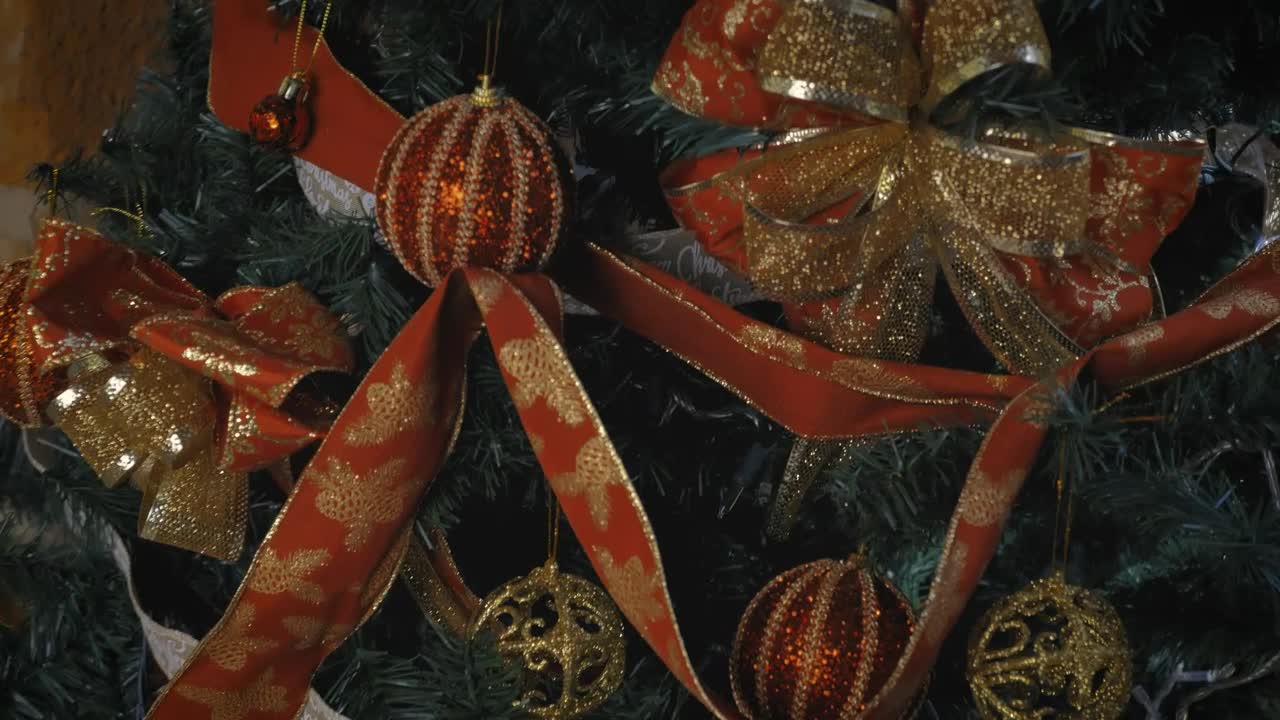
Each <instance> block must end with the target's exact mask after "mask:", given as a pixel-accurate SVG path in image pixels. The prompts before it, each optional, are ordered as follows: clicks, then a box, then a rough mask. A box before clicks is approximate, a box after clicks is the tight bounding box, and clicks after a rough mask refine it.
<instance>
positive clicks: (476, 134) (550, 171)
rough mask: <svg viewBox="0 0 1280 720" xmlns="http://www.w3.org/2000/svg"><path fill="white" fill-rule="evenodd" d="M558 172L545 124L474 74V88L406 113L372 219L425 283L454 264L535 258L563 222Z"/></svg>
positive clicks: (509, 268) (532, 263)
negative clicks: (375, 218)
mask: <svg viewBox="0 0 1280 720" xmlns="http://www.w3.org/2000/svg"><path fill="white" fill-rule="evenodd" d="M567 178H568V173H567V171H566V170H565V164H564V162H563V161H562V159H561V155H560V153H559V152H558V149H557V146H556V144H555V141H554V139H553V137H552V134H551V129H550V128H548V127H547V125H546V124H545V123H543V122H542V121H541V120H540V119H539V118H538V117H537V116H536V115H534V114H533V113H532V112H530V111H529V110H528V109H526V108H525V107H524V106H523V105H521V104H520V103H518V102H516V101H515V100H513V99H511V98H509V97H506V96H505V95H504V94H503V93H502V92H501V91H500V90H498V89H497V88H494V87H491V86H490V84H489V79H488V77H487V76H481V84H480V87H478V88H476V90H475V92H473V93H471V94H469V95H458V96H456V97H452V98H449V99H448V100H445V101H443V102H440V103H437V104H435V105H432V106H431V107H428V108H427V109H425V110H423V111H422V112H420V113H418V114H417V115H414V116H413V117H412V118H410V119H409V120H408V122H406V123H405V124H404V125H403V126H401V128H400V130H399V131H398V132H397V133H396V135H395V137H394V138H393V139H392V140H391V143H390V144H389V145H387V149H386V150H385V151H383V154H382V162H381V164H380V165H379V167H378V177H377V180H376V184H375V186H374V193H375V195H376V196H377V215H378V227H379V228H381V230H382V233H383V235H384V236H385V237H386V238H387V244H388V245H390V247H391V249H392V251H393V252H394V253H395V254H396V257H398V258H399V259H400V262H401V263H402V264H404V266H405V268H406V269H408V270H409V272H411V273H413V275H414V276H416V277H417V278H418V279H419V280H421V281H422V282H424V283H426V284H427V285H429V286H432V287H435V286H437V285H439V284H440V282H441V281H442V280H443V279H444V277H445V276H446V275H448V274H449V271H450V270H453V269H456V268H461V267H487V268H493V269H495V270H499V271H501V272H506V273H509V272H516V271H520V270H531V269H537V268H541V267H543V266H544V265H545V264H546V263H547V261H548V260H549V259H550V257H551V255H552V253H553V252H554V251H555V250H556V247H557V246H558V245H559V242H560V237H561V235H562V233H563V230H564V227H565V224H566V219H567V216H568V198H567V193H568V188H569V182H568V181H567Z"/></svg>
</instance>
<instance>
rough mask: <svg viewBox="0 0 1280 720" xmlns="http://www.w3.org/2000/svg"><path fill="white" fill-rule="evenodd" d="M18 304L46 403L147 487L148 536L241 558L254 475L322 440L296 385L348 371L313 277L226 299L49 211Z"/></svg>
mask: <svg viewBox="0 0 1280 720" xmlns="http://www.w3.org/2000/svg"><path fill="white" fill-rule="evenodd" d="M25 267H29V268H30V270H29V273H28V277H27V282H26V291H25V293H16V294H12V295H10V296H9V297H8V298H7V300H8V302H9V303H10V304H11V306H12V307H9V308H6V309H7V310H9V311H10V312H12V313H14V314H17V315H21V316H22V317H23V318H24V320H25V329H26V330H27V331H28V332H29V333H30V336H31V338H32V342H31V343H30V346H31V349H32V352H31V357H30V358H29V360H30V364H31V366H32V367H33V368H35V369H36V370H35V375H36V377H41V378H52V379H53V381H54V383H55V384H59V385H65V389H62V390H61V391H60V392H58V393H57V394H55V395H54V396H53V398H52V401H51V402H50V403H49V405H48V408H47V413H48V416H49V419H51V420H53V421H54V422H55V423H56V424H57V425H58V426H59V427H60V428H61V429H62V430H63V431H64V432H65V433H66V434H67V435H68V437H70V438H71V440H72V442H74V443H75V444H76V447H77V449H79V450H80V454H81V455H82V456H83V457H84V458H85V460H86V461H87V462H88V463H89V464H90V466H92V467H93V468H94V470H95V472H97V473H98V475H99V477H101V478H102V480H103V482H104V483H106V484H108V485H112V486H114V485H117V484H120V483H122V482H124V481H126V480H130V481H132V482H133V483H134V484H136V485H137V486H138V487H139V488H140V489H141V490H142V491H143V503H142V509H141V513H140V516H139V530H138V533H139V535H140V536H142V537H145V538H148V539H151V540H156V541H159V542H164V543H168V544H170V545H175V546H178V547H182V548H186V549H189V550H194V551H196V552H201V553H204V554H206V555H210V556H213V557H216V558H220V559H223V560H235V559H236V558H237V557H238V556H239V555H240V552H241V550H242V549H243V546H244V529H245V522H246V519H247V511H248V485H247V480H248V478H247V473H249V472H250V471H253V470H258V469H262V468H265V467H269V466H271V465H273V464H275V463H277V462H279V461H281V460H283V459H285V458H287V457H288V456H289V455H290V454H292V453H293V452H295V451H297V450H299V449H301V448H302V447H304V446H306V445H308V444H310V443H311V442H313V441H315V440H317V439H319V438H320V437H322V436H323V435H324V432H325V418H324V417H323V413H322V412H318V411H317V409H316V408H314V407H308V406H307V404H306V402H305V400H304V399H303V398H302V397H300V396H298V395H296V394H294V393H293V390H294V388H295V387H296V386H297V384H298V383H299V382H301V381H302V380H303V379H304V378H305V377H306V376H308V375H310V374H311V373H314V372H317V371H322V370H325V371H335V372H343V371H349V370H350V369H351V365H352V355H351V350H350V347H349V346H348V344H347V342H346V340H345V338H344V337H343V336H342V334H341V333H340V330H339V326H338V322H337V320H336V319H335V318H333V317H332V315H330V314H329V313H328V311H327V310H326V309H325V308H324V307H323V306H322V305H320V304H319V303H318V302H316V300H315V299H314V298H313V297H311V295H310V294H309V293H307V291H306V290H304V289H303V288H302V287H301V286H300V285H297V284H290V285H285V286H283V287H279V288H261V287H241V288H237V289H234V290H231V291H229V292H227V293H225V294H224V295H222V296H221V297H219V298H218V299H217V300H216V301H210V300H209V298H207V297H206V296H205V295H204V294H203V293H201V292H200V291H199V290H197V289H196V288H195V287H193V286H191V285H190V284H188V283H187V282H186V281H185V280H183V279H182V278H181V277H180V276H178V275H177V274H176V273H174V272H173V271H172V270H171V269H169V268H168V267H167V266H166V265H164V263H162V262H160V261H158V260H156V259H154V258H150V257H147V256H145V255H141V254H138V253H135V252H133V251H131V250H128V249H127V248H124V247H122V246H119V245H116V244H114V243H112V242H110V241H108V240H106V239H105V238H103V237H101V236H100V235H97V234H96V233H93V232H92V231H88V230H84V229H82V228H78V227H77V226H74V225H70V224H68V223H63V222H59V221H48V222H46V224H45V225H44V227H43V228H42V231H41V233H40V235H39V237H38V238H37V240H36V246H35V254H34V256H33V257H32V259H31V260H30V262H29V265H27V266H25Z"/></svg>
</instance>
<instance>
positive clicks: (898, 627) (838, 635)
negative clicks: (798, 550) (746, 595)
mask: <svg viewBox="0 0 1280 720" xmlns="http://www.w3.org/2000/svg"><path fill="white" fill-rule="evenodd" d="M914 626H915V616H914V614H913V613H912V611H911V606H910V605H909V604H908V603H907V600H906V598H905V597H903V596H902V593H901V592H899V591H898V589H897V588H896V587H894V586H893V585H892V584H891V583H890V582H889V581H888V580H886V579H884V578H883V577H881V576H879V575H877V574H875V573H873V572H871V571H870V570H868V569H867V568H866V567H865V566H864V565H863V564H862V562H861V561H860V560H858V559H853V560H846V561H840V560H819V561H817V562H811V563H808V564H805V565H801V566H800V567H797V568H793V569H791V570H788V571H787V572H785V573H783V574H781V575H779V576H778V577H776V578H774V579H773V580H771V581H769V584H768V585H765V587H764V589H763V590H761V591H760V592H759V593H758V594H757V595H756V596H755V598H754V599H753V600H752V601H751V604H750V605H748V606H747V610H746V612H745V613H743V616H742V620H741V622H740V623H739V624H738V634H737V636H736V637H735V638H734V641H733V655H732V657H731V659H730V666H729V674H730V680H731V682H732V685H733V699H734V701H735V702H736V703H737V704H738V709H739V710H741V711H742V713H743V714H744V715H746V716H747V717H748V718H750V719H751V720H809V719H812V720H836V719H837V718H855V717H858V716H859V713H860V712H861V711H862V710H863V709H865V707H866V705H867V703H868V702H870V701H871V699H872V698H873V697H875V694H876V693H877V692H878V691H879V690H880V688H882V687H884V684H885V682H886V681H887V680H888V679H889V675H890V674H892V673H893V669H894V667H895V666H896V665H897V663H898V660H899V659H900V658H901V656H902V652H903V650H904V649H905V648H906V644H907V639H908V638H910V637H911V631H912V628H913V627H914Z"/></svg>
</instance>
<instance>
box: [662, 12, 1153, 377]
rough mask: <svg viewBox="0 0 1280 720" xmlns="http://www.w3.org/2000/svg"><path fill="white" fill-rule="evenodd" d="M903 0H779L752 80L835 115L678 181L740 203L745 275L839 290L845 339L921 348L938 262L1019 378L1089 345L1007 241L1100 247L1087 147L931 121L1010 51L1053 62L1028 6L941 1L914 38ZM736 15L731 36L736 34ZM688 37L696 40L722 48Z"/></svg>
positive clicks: (830, 321)
mask: <svg viewBox="0 0 1280 720" xmlns="http://www.w3.org/2000/svg"><path fill="white" fill-rule="evenodd" d="M748 4H751V3H748ZM761 4H763V5H768V3H761ZM735 7H736V6H735ZM900 8H901V10H900V12H899V13H895V12H893V11H891V10H888V9H886V8H884V7H881V6H879V5H875V4H872V3H871V2H867V1H865V0H796V1H795V2H793V3H791V4H790V5H788V6H786V8H785V9H783V10H780V12H781V17H780V18H778V19H777V22H776V25H774V27H773V28H772V29H771V30H769V31H768V37H767V40H765V41H764V42H763V45H762V46H761V47H760V48H759V51H758V54H757V55H756V56H755V57H754V62H755V67H754V70H755V76H756V78H758V82H759V87H760V88H761V89H762V90H764V91H766V92H768V93H772V94H774V95H778V96H784V97H789V98H795V99H799V100H805V101H810V102H813V103H819V104H820V106H818V107H821V106H825V107H826V108H827V109H830V108H834V109H837V110H839V111H840V114H837V115H832V117H835V118H837V119H836V121H835V122H834V123H827V127H820V128H808V129H798V130H791V131H789V132H787V133H785V134H783V135H782V136H781V137H780V138H778V139H777V140H775V141H773V142H771V143H770V145H769V146H768V147H767V148H766V149H765V152H763V153H762V154H760V155H759V156H757V157H755V158H753V159H751V160H747V161H745V162H741V163H739V164H737V165H736V166H735V167H733V168H732V169H730V170H728V171H726V172H723V173H721V174H719V175H717V176H715V177H714V178H712V179H710V180H709V181H704V182H702V183H699V184H696V185H694V186H687V187H684V188H679V189H677V190H676V191H674V193H673V194H677V195H678V194H680V193H692V192H696V191H698V190H700V189H702V188H705V187H706V185H707V182H710V183H712V184H715V185H718V186H719V187H720V189H721V190H722V191H724V192H726V193H727V194H729V195H730V196H732V197H734V198H736V199H737V200H740V201H741V203H742V204H743V208H744V217H743V227H742V233H743V248H744V250H745V256H746V257H745V264H746V268H745V271H746V274H747V276H748V277H749V278H750V279H751V280H752V282H753V283H754V284H755V285H756V286H757V287H758V288H759V289H760V290H761V291H762V292H764V293H765V294H766V295H768V296H770V297H772V298H774V299H777V300H781V301H787V302H808V301H815V300H825V299H828V298H833V297H836V296H843V297H842V300H841V302H840V303H839V305H838V307H836V306H832V307H829V308H827V309H826V311H825V312H826V316H825V317H823V318H822V319H820V321H819V322H818V325H819V326H820V327H821V328H822V332H820V333H818V334H820V335H822V336H823V339H824V340H825V341H827V342H828V344H830V345H832V346H833V347H836V348H837V349H840V350H842V351H845V352H849V353H853V354H858V355H864V356H871V357H879V358H884V359H892V360H900V361H911V360H914V359H915V358H916V357H917V356H918V354H919V351H920V348H921V346H922V344H923V341H924V337H925V331H926V328H927V321H928V317H929V308H930V306H931V298H932V294H933V285H934V281H935V277H936V275H937V271H938V269H939V268H940V269H941V270H942V271H943V273H944V274H945V275H946V277H947V279H948V281H949V283H950V284H951V287H952V288H953V290H954V292H955V295H956V297H957V299H958V300H959V302H960V305H961V306H962V307H963V309H964V310H965V312H966V314H967V315H968V316H969V319H970V321H971V322H972V323H973V325H974V327H975V329H976V330H977V332H978V333H979V334H980V335H981V336H982V338H983V340H984V341H985V342H986V344H987V346H988V347H989V348H990V349H991V350H992V352H993V353H995V355H996V356H997V357H998V358H999V359H1000V360H1002V361H1003V362H1004V363H1005V364H1006V365H1007V366H1009V367H1010V368H1012V369H1014V370H1015V371H1018V372H1022V373H1026V374H1039V373H1044V372H1048V371H1051V370H1053V369H1054V368H1057V367H1059V366H1061V365H1062V364H1063V363H1064V362H1066V361H1068V360H1070V359H1071V358H1074V357H1076V356H1077V355H1078V354H1079V352H1080V350H1081V349H1080V347H1079V346H1078V345H1077V344H1076V343H1075V342H1074V341H1073V340H1072V339H1071V338H1070V337H1068V336H1067V335H1066V334H1065V333H1064V332H1062V331H1061V330H1060V329H1059V328H1058V326H1057V325H1056V324H1055V323H1054V322H1053V321H1052V320H1051V319H1050V318H1049V317H1047V316H1046V315H1045V314H1044V312H1042V311H1041V309H1040V307H1039V306H1038V305H1037V304H1036V302H1035V300H1034V299H1033V298H1032V297H1030V296H1029V295H1028V293H1027V292H1026V290H1025V289H1024V288H1021V287H1019V285H1018V283H1017V281H1016V279H1015V277H1014V275H1013V274H1012V272H1011V271H1010V268H1009V267H1007V266H1006V265H1005V264H1003V263H1002V259H1001V258H1000V257H999V255H1000V254H1002V253H1003V254H1008V255H1016V256H1028V257H1041V258H1047V257H1058V258H1060V257H1063V256H1065V255H1069V254H1077V253H1081V252H1083V251H1086V250H1089V251H1090V252H1094V253H1101V252H1103V250H1102V249H1101V248H1098V247H1094V246H1092V243H1091V242H1090V241H1089V239H1088V235H1087V233H1086V228H1085V224H1086V222H1087V221H1088V219H1089V216H1090V152H1089V143H1088V142H1086V141H1085V138H1083V137H1081V136H1078V135H1074V134H1072V135H1065V136H1060V137H1053V138H1046V137H1037V136H1036V135H1034V134H1033V133H1030V132H1027V131H1025V130H1021V129H1010V128H1000V129H990V130H987V131H985V132H983V133H982V134H981V136H980V140H979V141H970V140H967V139H963V138H960V137H958V136H955V135H953V134H950V133H948V132H946V131H944V130H941V129H939V128H937V127H935V126H933V125H931V124H930V122H929V116H930V113H931V112H932V111H933V110H934V109H935V108H936V107H937V106H938V104H939V103H940V102H941V101H942V100H943V99H945V98H947V97H948V96H950V95H951V94H952V93H954V92H955V90H956V89H957V88H959V87H960V86H961V85H963V84H964V83H966V82H967V81H969V80H972V79H974V78H976V77H978V76H980V75H982V74H984V73H988V72H990V71H992V70H995V69H998V68H1001V67H1006V66H1011V65H1026V66H1030V67H1032V68H1034V69H1036V70H1037V71H1039V72H1045V71H1047V70H1048V67H1049V47H1048V41H1047V39H1046V37H1045V33H1044V29H1043V27H1042V26H1041V24H1040V20H1039V17H1038V15H1037V14H1036V10H1035V7H1034V5H1033V4H1032V3H1031V2H1030V1H1029V0H964V1H963V2H961V1H960V0H938V2H935V3H933V4H932V5H931V7H930V9H929V11H928V13H927V14H926V15H925V17H924V21H923V23H922V24H921V26H920V27H919V28H918V30H919V37H920V42H919V44H918V46H917V44H916V42H915V41H914V37H915V35H916V30H917V28H916V24H915V23H914V22H913V21H914V18H915V17H916V13H915V12H914V9H913V8H912V7H911V3H909V2H904V3H900ZM695 12H696V10H695ZM729 14H732V10H731V11H729V13H728V14H727V15H726V23H728V22H729V18H728V15H729ZM725 27H726V34H727V35H728V37H730V39H733V38H734V37H735V36H736V35H738V34H740V32H739V31H738V30H734V32H733V34H729V33H728V30H729V25H728V24H726V26H725ZM689 37H690V36H689V35H687V34H686V36H685V40H684V42H685V43H686V45H688V46H690V51H689V52H690V54H692V55H694V56H697V55H698V52H699V51H701V52H703V53H704V54H707V55H711V56H713V57H714V51H713V50H711V49H709V48H707V47H706V46H705V45H704V46H700V47H696V48H695V47H692V45H693V44H694V43H693V41H691V40H689V39H688V38H689ZM662 85H663V83H662V82H661V78H660V81H659V83H658V87H659V90H660V91H662V90H663V89H664V88H663V87H662ZM726 92H727V90H726ZM666 94H668V96H669V97H672V98H678V93H669V92H668V93H666ZM809 107H810V108H813V107H815V106H812V105H811V106H809ZM813 112H815V111H812V110H811V115H813ZM798 116H800V113H798V112H797V106H796V105H795V103H794V102H791V103H787V102H783V103H778V104H776V106H775V107H774V111H773V112H772V114H771V115H767V116H766V117H764V118H763V120H764V122H763V124H764V125H765V126H769V127H775V128H777V127H787V126H789V125H792V124H795V123H796V119H797V117H798ZM799 124H804V122H803V121H801V122H800V123H799ZM1089 139H1090V140H1093V141H1099V140H1100V141H1102V142H1104V143H1106V144H1110V143H1112V142H1114V139H1112V138H1104V137H1102V136H1101V135H1097V134H1095V135H1094V136H1092V137H1091V138H1089ZM1108 260H1109V261H1111V262H1112V263H1114V264H1117V265H1120V266H1123V264H1122V263H1121V261H1120V260H1119V258H1114V257H1111V258H1108ZM1126 269H1129V268H1126Z"/></svg>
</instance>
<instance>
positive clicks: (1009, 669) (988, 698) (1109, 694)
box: [967, 572, 1133, 720]
mask: <svg viewBox="0 0 1280 720" xmlns="http://www.w3.org/2000/svg"><path fill="white" fill-rule="evenodd" d="M967 671H968V672H967V674H968V677H969V686H970V688H972V690H973V697H974V701H975V702H976V703H977V706H978V712H979V714H980V715H981V716H982V717H983V718H986V719H988V720H995V719H997V718H998V719H999V720H1041V719H1042V718H1055V719H1057V720H1114V719H1115V718H1118V717H1120V715H1121V714H1122V713H1123V712H1124V708H1125V706H1126V705H1127V704H1128V700H1129V692H1130V687H1131V685H1132V681H1133V675H1132V673H1133V670H1132V668H1131V665H1130V654H1129V644H1128V640H1127V638H1126V637H1125V630H1124V625H1123V624H1122V623H1121V622H1120V616H1119V615H1118V614H1116V611H1115V608H1113V607H1111V605H1110V604H1108V603H1107V601H1106V600H1105V599H1103V598H1102V596H1100V595H1098V594H1096V593H1093V592H1091V591H1089V590H1087V589H1085V588H1081V587H1076V586H1074V585H1068V584H1067V582H1066V579H1065V578H1064V576H1063V574H1062V573H1061V572H1055V573H1053V574H1052V575H1050V576H1049V577H1046V578H1042V579H1040V580H1037V581H1035V582H1033V583H1031V584H1030V585H1028V586H1027V587H1025V588H1023V589H1022V590H1020V591H1018V592H1016V593H1014V594H1013V595H1010V596H1009V597H1007V598H1005V599H1003V600H1001V601H1000V602H999V603H997V604H996V605H995V606H994V607H992V608H991V610H989V611H988V612H987V614H986V616H984V617H983V619H982V621H981V622H979V623H978V626H977V627H976V628H975V630H974V634H973V636H972V638H971V640H970V643H969V661H968V668H967Z"/></svg>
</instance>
